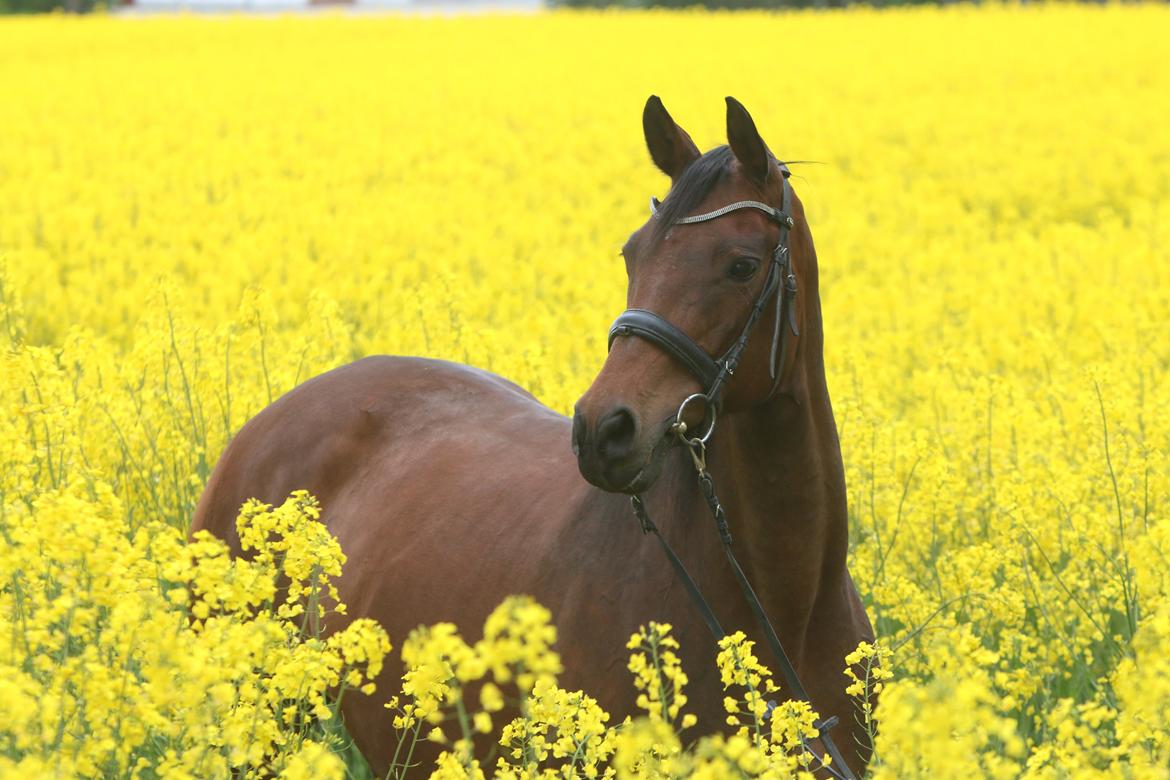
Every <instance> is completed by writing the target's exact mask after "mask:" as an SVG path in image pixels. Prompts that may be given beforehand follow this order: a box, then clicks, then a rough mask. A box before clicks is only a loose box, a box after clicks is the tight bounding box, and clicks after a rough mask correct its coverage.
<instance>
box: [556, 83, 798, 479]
mask: <svg viewBox="0 0 1170 780" xmlns="http://www.w3.org/2000/svg"><path fill="white" fill-rule="evenodd" d="M642 124H643V128H644V129H645V132H646V145H647V146H648V147H649V148H650V156H651V157H652V158H653V160H654V163H655V164H656V165H657V166H658V167H659V168H660V169H661V170H662V171H663V173H665V174H667V175H668V176H670V178H671V189H670V192H669V194H668V195H667V197H666V199H665V200H664V201H663V202H662V203H661V204H660V205H657V204H655V205H652V209H656V213H653V214H652V215H651V218H650V219H649V220H648V221H647V222H646V224H644V225H642V227H640V228H638V230H636V231H634V233H633V235H631V236H630V238H629V240H628V241H627V242H626V244H625V246H624V247H623V248H622V255H623V256H624V258H625V263H626V273H627V275H628V277H629V288H628V291H627V294H626V298H627V303H628V306H629V308H630V311H627V312H626V313H625V314H623V315H622V317H621V318H619V319H618V321H617V322H616V323H615V325H614V329H613V331H611V334H610V352H609V357H608V358H607V359H606V361H605V365H604V366H603V367H602V369H601V373H599V374H598V375H597V378H596V379H595V380H594V381H593V385H592V386H591V387H590V388H589V390H588V391H587V392H586V393H585V395H583V396H582V397H581V399H580V400H579V401H578V402H577V407H576V413H575V414H574V417H573V447H574V450H575V451H576V453H577V458H578V465H579V467H580V469H581V474H582V475H583V476H584V477H585V478H586V479H587V480H589V481H590V482H591V483H593V484H594V485H596V486H598V487H600V488H602V489H604V490H609V491H615V492H618V491H620V492H629V493H637V492H640V491H642V490H645V489H646V488H648V487H649V486H650V485H651V484H652V483H653V482H654V480H655V479H656V478H657V476H658V473H659V471H660V470H661V468H662V461H663V457H664V456H665V454H666V451H667V450H668V449H669V447H670V445H671V444H672V443H673V442H674V438H675V437H674V434H673V432H672V431H673V427H672V426H673V425H674V424H675V422H676V415H677V414H678V413H679V409H680V404H682V402H683V400H684V399H686V398H688V397H689V396H692V395H693V394H696V393H703V394H706V396H708V397H712V398H714V404H715V405H716V406H718V408H719V409H720V412H721V413H727V412H734V411H735V410H737V409H744V408H749V407H753V406H757V405H759V404H762V403H764V402H765V401H766V400H768V399H769V398H771V397H772V395H773V394H774V393H775V392H776V391H777V388H778V385H779V384H780V381H781V377H783V376H784V373H785V369H786V368H787V366H786V365H785V363H789V364H790V363H791V362H792V360H793V357H794V353H795V349H792V348H791V347H792V346H794V345H795V339H796V334H797V332H798V330H799V328H798V319H799V308H798V306H797V297H796V290H797V284H798V282H797V279H798V277H799V276H800V275H801V269H800V263H799V262H793V261H792V260H791V258H790V255H789V252H788V249H789V246H788V243H789V242H788V229H789V227H791V226H792V224H793V223H792V220H791V219H790V218H789V217H790V216H793V217H799V204H798V203H796V202H795V196H794V195H793V194H792V190H791V187H790V185H789V184H788V183H787V181H786V179H787V176H788V170H787V168H786V167H785V166H784V165H783V164H782V163H779V162H778V161H777V160H776V158H775V157H773V156H772V154H771V152H769V151H768V147H767V146H766V145H765V143H764V141H763V139H762V138H760V134H759V133H758V132H757V130H756V126H755V123H754V122H753V121H752V118H751V116H750V115H749V114H748V112H747V110H746V109H744V107H743V106H742V105H740V104H739V102H737V101H736V100H735V99H733V98H727V139H728V145H727V146H720V147H716V148H715V149H712V150H710V151H708V152H707V153H706V154H700V153H699V150H698V148H697V147H696V146H695V144H694V142H693V141H692V140H691V138H690V136H689V135H687V133H686V132H685V131H684V130H683V129H682V128H681V127H679V126H678V125H677V124H675V122H674V120H673V119H672V118H671V116H670V114H668V113H667V111H666V108H665V107H664V106H663V105H662V101H660V100H659V99H658V98H657V97H651V98H650V99H649V100H648V101H647V102H646V108H645V111H644V112H643V115H642ZM728 206H731V207H732V208H729V209H728V208H725V207H728ZM794 209H795V210H796V211H795V212H794ZM672 326H673V327H672ZM790 340H791V341H790ZM737 345H739V346H738V347H737ZM705 405H706V399H700V402H699V403H694V404H688V406H687V409H686V413H685V415H684V417H685V422H686V423H687V425H688V426H690V428H691V431H692V432H694V431H696V430H698V431H699V432H700V433H701V431H702V429H703V428H704V426H705V425H706V424H707V423H709V422H710V420H708V421H707V422H704V420H703V417H704V414H705V413H707V412H709V411H710V410H705V409H704V407H705Z"/></svg>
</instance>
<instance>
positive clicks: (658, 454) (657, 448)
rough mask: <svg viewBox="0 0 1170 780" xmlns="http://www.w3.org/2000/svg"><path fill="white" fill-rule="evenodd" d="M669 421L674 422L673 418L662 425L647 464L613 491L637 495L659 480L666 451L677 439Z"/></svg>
mask: <svg viewBox="0 0 1170 780" xmlns="http://www.w3.org/2000/svg"><path fill="white" fill-rule="evenodd" d="M669 422H673V418H672V419H671V420H670V421H668V423H664V424H663V427H662V435H661V436H659V437H658V441H657V442H655V444H654V447H653V449H651V450H650V457H649V458H648V459H647V460H646V464H645V465H644V466H642V468H640V469H639V470H638V473H637V474H635V475H634V478H633V479H631V480H630V481H629V482H627V483H626V485H625V486H624V487H621V488H618V489H617V490H615V491H613V492H615V493H625V494H626V495H630V496H633V495H637V494H639V493H644V492H646V491H647V490H649V489H650V488H651V487H653V486H654V483H655V482H657V481H658V477H659V476H661V474H662V464H663V463H664V462H665V460H666V453H667V452H669V451H670V448H671V447H672V446H673V445H674V443H675V439H674V436H673V434H672V433H671V431H670V425H669Z"/></svg>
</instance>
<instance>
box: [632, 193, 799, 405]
mask: <svg viewBox="0 0 1170 780" xmlns="http://www.w3.org/2000/svg"><path fill="white" fill-rule="evenodd" d="M783 183H784V190H783V195H782V196H781V204H780V208H778V209H777V208H775V207H773V206H769V205H768V204H767V203H763V202H762V201H758V200H737V201H735V202H734V203H728V204H727V205H726V206H721V207H720V208H717V209H715V210H713V211H708V212H705V213H703V214H695V215H692V216H689V217H682V218H681V219H678V220H676V222H675V224H680V225H693V224H696V223H699V222H708V221H710V220H713V219H718V218H719V217H722V216H726V215H727V214H731V213H732V212H735V211H740V210H742V209H754V210H756V211H760V212H763V213H764V214H765V215H766V216H767V217H768V218H769V219H770V220H772V221H773V222H775V223H776V224H777V225H779V226H780V238H779V240H778V241H777V243H776V247H775V249H773V250H772V261H771V263H770V264H769V266H768V276H767V277H766V278H765V280H764V286H763V288H762V289H761V290H760V293H759V295H757V296H756V299H755V301H754V302H753V304H752V308H751V310H750V311H749V312H748V318H747V321H746V322H745V323H744V326H743V328H742V329H741V330H740V332H739V335H738V336H737V337H736V339H735V340H734V341H733V342H732V343H731V346H729V347H728V348H727V350H726V351H724V353H723V354H722V355H721V356H720V357H718V358H712V357H711V356H710V355H708V354H707V352H706V350H704V349H703V348H702V347H700V346H699V345H698V344H697V343H696V342H695V340H694V339H692V338H691V337H690V336H688V335H687V334H686V333H684V332H683V331H682V330H681V329H680V328H678V327H677V326H675V325H674V324H672V323H671V322H669V321H668V320H666V319H665V318H664V317H662V316H661V315H659V314H656V313H654V312H652V311H647V310H646V309H628V310H626V311H625V312H623V313H622V314H621V315H619V316H618V318H617V319H616V320H614V323H613V325H612V326H611V327H610V329H609V347H610V348H611V349H612V348H613V342H614V339H616V338H617V337H618V336H640V337H641V338H644V339H646V340H647V341H650V342H651V343H653V344H656V345H658V346H659V347H660V348H661V349H663V350H664V351H666V352H667V353H668V354H670V355H671V356H673V357H674V358H675V359H676V360H678V361H679V362H680V363H682V364H683V366H685V367H686V368H687V370H688V371H690V372H691V374H692V375H694V376H695V378H697V379H698V380H699V384H700V386H701V387H702V389H703V395H705V396H706V397H707V399H708V400H709V401H710V402H711V403H712V404H713V405H715V406H718V405H719V403H720V399H721V395H722V392H723V388H724V386H725V385H726V384H727V382H728V381H729V380H730V379H731V376H732V375H733V374H734V373H735V370H736V369H737V368H738V367H739V361H740V358H741V357H742V356H743V352H744V350H745V349H746V348H747V341H748V337H749V336H750V335H751V333H752V331H753V330H754V329H755V326H756V323H757V322H758V321H759V319H760V317H761V315H762V314H763V311H764V306H765V305H766V304H767V302H768V300H769V299H770V298H771V297H772V296H773V295H775V296H776V314H775V325H774V327H773V332H772V348H771V350H770V352H769V355H768V368H769V373H770V375H771V377H772V387H771V389H770V390H769V392H768V398H771V397H772V396H773V395H775V393H776V389H777V388H778V387H779V384H780V376H781V374H782V373H783V370H784V366H785V364H786V363H787V359H788V339H787V338H785V337H784V334H783V323H785V322H787V323H788V327H789V329H790V330H791V331H792V335H793V336H799V335H800V331H799V328H798V327H797V324H796V291H797V285H796V275H795V274H794V273H793V270H792V257H791V254H790V253H789V250H788V232H789V230H791V229H792V227H793V224H794V223H793V220H792V214H791V212H792V186H791V185H790V184H789V183H788V179H787V178H785V179H784V180H783ZM658 205H659V203H658V199H657V198H651V199H650V211H651V213H652V214H654V215H655V216H657V214H658Z"/></svg>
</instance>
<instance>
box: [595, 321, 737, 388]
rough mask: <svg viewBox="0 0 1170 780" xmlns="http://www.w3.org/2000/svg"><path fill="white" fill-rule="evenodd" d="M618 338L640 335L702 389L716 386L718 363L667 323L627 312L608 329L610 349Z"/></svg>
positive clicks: (685, 335)
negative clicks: (662, 352) (689, 375)
mask: <svg viewBox="0 0 1170 780" xmlns="http://www.w3.org/2000/svg"><path fill="white" fill-rule="evenodd" d="M618 336H640V337H642V338H644V339H646V340H647V341H650V342H652V343H654V344H657V345H658V346H659V347H661V348H662V349H663V350H665V351H666V352H668V353H669V354H670V355H671V356H673V357H674V358H675V359H676V360H678V361H679V362H680V363H682V364H683V365H684V366H686V367H687V369H688V370H689V371H690V372H691V373H692V374H694V375H695V376H696V377H698V379H699V382H700V383H701V384H702V385H703V387H704V388H707V387H711V386H712V385H714V384H715V380H716V378H717V377H718V376H719V364H717V363H716V362H715V361H714V360H712V359H711V356H710V355H708V354H707V353H706V352H705V351H704V350H703V348H702V347H700V346H699V345H698V344H696V343H695V342H694V341H693V340H691V338H690V337H689V336H687V334H685V333H683V332H682V331H681V330H679V329H678V328H676V327H675V326H674V325H672V324H670V322H668V321H667V320H665V319H663V318H662V317H660V316H658V315H657V314H655V313H654V312H652V311H647V310H646V309H627V310H626V312H625V313H624V314H622V316H621V317H618V319H617V321H616V322H614V324H613V327H612V328H610V330H609V346H610V347H611V348H612V347H613V341H614V339H616V338H617V337H618Z"/></svg>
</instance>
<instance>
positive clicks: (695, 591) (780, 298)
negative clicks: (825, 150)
mask: <svg viewBox="0 0 1170 780" xmlns="http://www.w3.org/2000/svg"><path fill="white" fill-rule="evenodd" d="M781 171H782V172H783V174H784V179H783V185H784V194H783V195H782V196H781V202H780V208H774V207H772V206H769V205H768V204H766V203H762V202H760V201H758V200H741V201H736V202H735V203H729V204H728V205H726V206H723V207H722V208H718V209H715V210H714V211H709V212H706V213H704V214H697V215H695V216H691V217H684V218H682V219H679V220H678V221H677V222H676V223H675V224H680V225H690V224H694V223H697V222H707V221H709V220H712V219H718V218H719V217H722V216H724V215H726V214H730V213H732V212H734V211H740V210H742V209H755V210H757V211H761V212H763V213H764V214H766V215H767V216H768V218H769V219H771V220H772V221H773V222H775V223H776V224H777V225H779V226H780V239H779V241H778V242H777V244H776V248H775V249H773V250H772V262H771V265H770V267H769V268H768V276H767V278H766V279H765V280H764V286H763V288H762V289H761V290H760V294H759V295H758V296H756V300H755V302H754V303H753V304H752V308H751V310H750V311H749V312H748V318H747V321H746V322H745V323H744V326H743V329H742V330H741V331H740V333H739V336H738V337H737V338H736V339H735V341H733V342H732V343H731V346H729V347H728V348H727V350H726V351H724V352H723V354H722V355H720V356H719V357H718V358H712V357H711V356H710V355H708V354H707V352H706V351H705V350H704V349H703V348H702V347H700V346H699V345H698V344H696V343H695V341H694V339H692V338H691V337H690V336H688V335H687V334H686V333H684V332H683V331H682V330H681V329H679V328H678V327H676V326H674V325H673V324H671V323H670V322H669V321H668V320H666V319H665V318H663V317H661V316H659V315H658V314H655V313H654V312H652V311H648V310H646V309H627V310H626V311H625V312H623V313H622V314H621V315H620V316H619V317H618V318H617V319H616V320H615V321H614V323H613V325H612V326H611V327H610V329H609V346H610V347H611V348H612V347H613V342H614V340H615V339H616V338H618V337H619V336H637V337H639V338H643V339H645V340H647V341H649V342H651V343H652V344H655V345H657V346H658V347H660V348H661V349H663V350H664V351H666V352H667V353H668V354H670V355H672V356H673V357H674V358H675V359H676V360H678V361H679V362H680V363H681V364H682V365H684V366H685V367H686V368H687V370H689V371H690V372H691V373H692V374H694V376H695V377H696V378H697V379H698V380H699V385H700V386H701V387H702V388H703V390H702V392H700V393H695V394H694V395H691V396H689V397H687V398H686V399H685V400H683V402H682V405H681V406H680V407H679V410H678V413H677V414H676V416H675V421H674V424H673V425H672V426H671V427H670V434H671V435H673V436H674V437H675V438H676V439H677V441H678V442H679V443H681V444H683V445H685V446H686V448H687V451H688V452H689V453H690V456H691V460H692V462H693V463H694V466H695V471H696V473H697V475H698V481H699V490H700V492H701V493H702V494H703V499H704V500H705V501H706V503H707V507H708V509H710V511H711V515H712V517H713V518H714V520H715V527H716V529H717V530H718V531H719V539H720V541H721V542H722V544H723V551H724V553H725V554H726V556H727V560H728V562H729V564H730V566H731V570H732V573H733V574H734V575H735V578H736V580H737V581H738V583H739V586H740V589H741V590H742V591H743V594H744V598H745V599H746V600H747V602H748V606H749V607H751V610H752V614H753V615H754V616H755V618H756V622H757V623H758V624H759V626H760V628H761V630H762V631H763V632H764V637H765V639H766V640H767V643H768V647H769V648H770V649H771V651H772V654H773V655H774V656H775V657H776V660H777V662H778V663H779V665H780V671H781V672H782V673H783V675H784V679H785V682H786V683H787V684H788V687H789V689H790V690H791V693H792V694H793V698H796V699H800V700H803V701H806V702H809V703H810V705H811V703H812V702H811V700H810V699H809V696H808V692H807V691H805V689H804V686H803V685H802V684H801V682H800V678H799V677H797V674H796V669H795V668H794V667H793V665H792V662H791V661H790V660H789V659H788V654H787V653H785V652H784V647H783V645H781V644H780V638H779V636H778V635H777V634H776V629H775V628H773V626H772V622H771V621H770V620H769V619H768V616H767V614H766V613H765V612H764V607H763V605H762V604H760V599H759V598H758V597H757V596H756V593H755V590H754V589H753V588H752V586H751V583H750V582H749V581H748V579H747V575H745V574H744V571H743V568H742V567H741V566H740V565H739V561H737V560H736V559H735V554H734V553H733V552H732V549H731V531H730V529H729V528H728V525H727V515H726V513H725V512H724V510H723V506H722V504H720V503H719V498H718V497H717V496H716V495H715V483H714V480H712V478H711V474H710V473H709V472H708V471H707V441H708V440H709V439H710V438H711V434H712V433H713V432H714V430H715V420H716V417H715V415H716V412H717V410H718V409H719V405H720V401H721V398H722V392H723V389H724V387H725V386H726V385H727V383H728V381H729V380H730V379H731V377H732V375H733V374H734V373H735V370H736V368H738V367H739V361H740V359H741V358H742V357H743V352H744V350H745V349H746V348H747V343H748V338H749V337H750V336H751V333H752V331H753V330H754V329H755V327H756V324H757V323H758V322H759V320H760V316H761V315H762V314H763V311H764V307H765V306H766V305H767V303H768V300H769V299H770V298H771V297H772V296H773V295H775V296H776V321H775V325H774V326H773V332H772V349H771V352H770V354H769V358H768V361H769V370H770V373H771V377H772V389H771V390H770V391H769V393H768V397H769V398H771V397H772V396H773V395H774V394H775V392H776V388H777V387H778V386H779V384H780V377H781V374H782V372H783V371H784V366H785V363H786V362H787V354H788V341H789V340H788V339H787V338H785V336H784V328H783V325H784V324H785V323H787V325H788V328H789V330H791V332H792V335H793V337H798V336H799V335H800V330H799V328H798V327H797V324H796V291H797V285H796V274H795V273H794V272H793V269H792V257H791V255H790V253H789V251H788V233H789V231H790V230H791V229H792V227H793V225H794V223H793V220H792V186H791V185H790V184H789V183H788V175H789V174H788V169H787V167H786V166H783V165H781ZM650 211H651V213H652V214H654V215H655V216H657V213H658V201H657V199H654V198H651V199H650ZM696 400H703V401H705V402H706V404H705V405H706V407H707V416H708V418H709V420H710V422H709V423H708V425H707V427H706V430H705V431H704V432H703V435H702V436H688V435H687V425H686V423H685V422H683V416H684V414H685V412H686V409H687V405H688V404H690V403H691V402H692V401H696ZM630 501H631V502H632V503H633V506H634V514H635V515H636V516H637V518H638V521H639V523H641V526H642V532H643V533H647V534H650V533H652V534H654V536H655V537H656V538H657V539H658V542H659V544H661V545H662V549H663V551H664V552H665V553H666V557H667V559H668V560H669V561H670V564H671V566H672V567H673V568H674V571H675V574H676V575H677V576H678V578H679V580H680V581H681V582H682V584H683V587H684V588H685V589H686V591H687V594H688V595H689V596H690V598H691V601H692V602H694V604H695V607H696V608H697V609H698V610H699V613H700V614H701V615H702V617H703V621H704V622H705V623H706V624H707V628H708V629H710V631H711V633H712V635H713V636H714V637H715V640H716V642H718V641H719V640H721V639H723V637H724V636H725V633H724V631H723V628H722V627H721V626H720V625H719V620H718V618H716V616H715V613H714V612H713V611H712V610H711V607H710V605H708V604H707V600H706V599H705V598H703V593H702V591H700V590H699V586H698V585H697V584H696V583H695V580H694V578H693V577H691V575H690V574H689V573H688V572H687V570H686V566H685V565H684V564H683V562H682V559H680V558H679V557H678V555H677V554H676V553H675V551H674V549H673V548H671V546H670V544H669V543H668V542H667V541H666V539H664V538H663V537H662V535H661V534H660V533H659V532H658V528H657V526H655V525H654V521H652V520H651V519H650V514H649V512H648V511H647V510H646V505H645V503H644V502H643V500H642V496H641V495H637V494H635V495H633V496H631V497H630ZM773 704H774V703H773V702H769V712H771V709H772V705H773ZM837 722H838V719H837V717H836V716H831V717H829V718H823V719H821V720H819V721H818V722H816V723H814V724H813V727H814V728H815V729H816V730H817V732H818V735H819V739H820V741H821V743H822V744H823V745H824V747H825V753H827V754H828V755H829V756H830V757H831V762H830V763H829V764H828V765H826V764H825V757H824V755H821V754H817V752H816V750H815V749H814V748H813V747H812V745H811V744H809V742H808V741H807V740H806V741H805V742H804V745H803V747H804V749H805V750H806V751H808V752H809V753H811V754H812V755H813V756H814V757H815V758H817V760H818V761H819V762H820V764H821V767H822V768H823V770H824V771H827V772H829V773H830V774H832V775H833V776H834V777H836V778H839V779H840V780H856V776H855V775H854V774H853V772H852V770H850V768H849V765H848V764H846V763H845V760H844V758H842V756H841V752H840V751H839V750H838V749H837V746H836V745H835V744H834V742H833V738H832V736H831V735H830V734H829V732H830V730H831V729H832V728H833V727H834V726H835V725H836V724H837Z"/></svg>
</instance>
